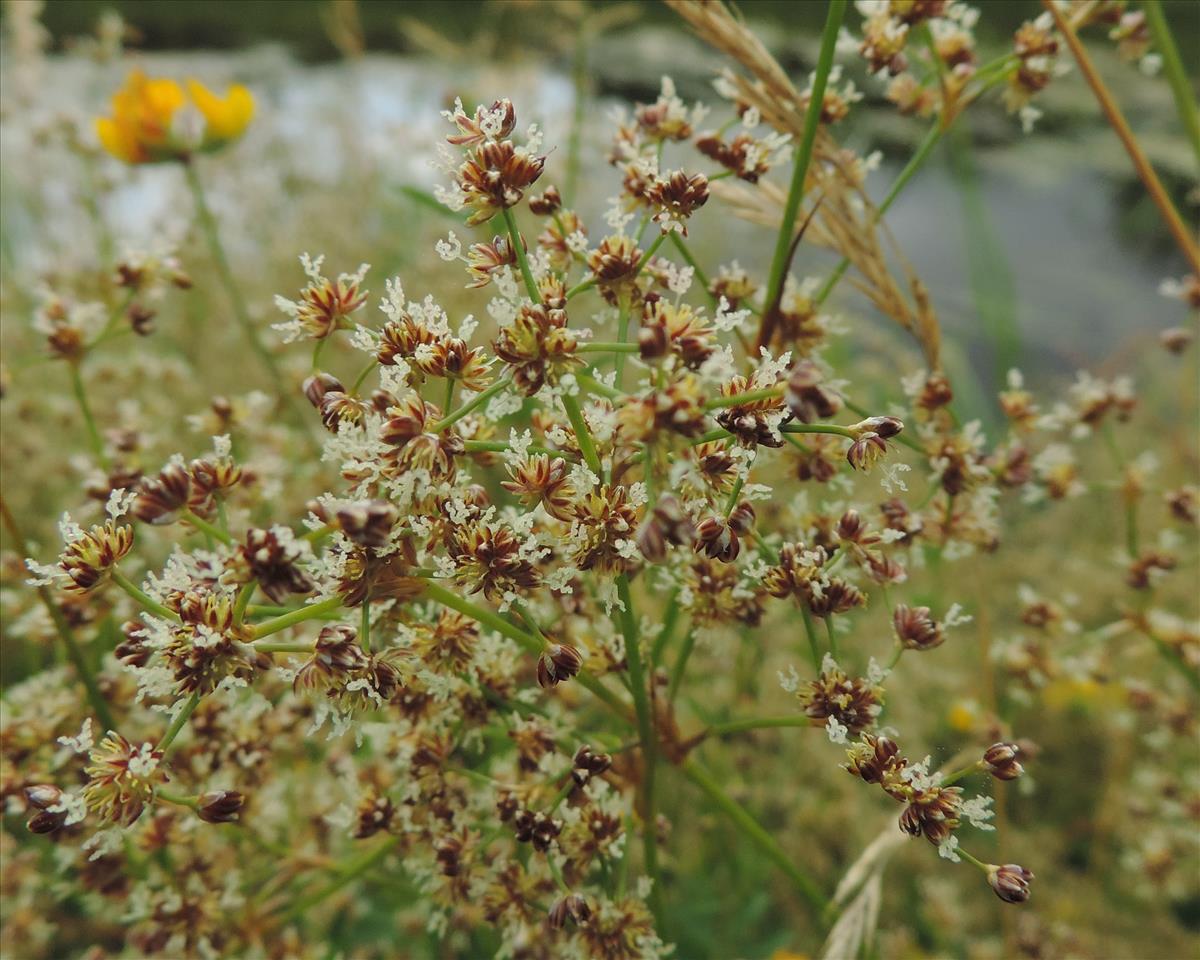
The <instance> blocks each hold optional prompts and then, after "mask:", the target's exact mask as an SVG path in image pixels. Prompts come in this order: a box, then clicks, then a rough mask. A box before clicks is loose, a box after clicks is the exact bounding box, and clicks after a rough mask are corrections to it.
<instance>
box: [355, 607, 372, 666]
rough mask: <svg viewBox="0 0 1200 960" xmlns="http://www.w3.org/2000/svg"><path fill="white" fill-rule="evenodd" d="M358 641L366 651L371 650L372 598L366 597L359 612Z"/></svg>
mask: <svg viewBox="0 0 1200 960" xmlns="http://www.w3.org/2000/svg"><path fill="white" fill-rule="evenodd" d="M358 641H359V643H361V644H362V648H363V650H364V651H365V652H367V653H370V652H371V599H370V597H364V598H363V602H362V611H361V612H360V614H359V624H358Z"/></svg>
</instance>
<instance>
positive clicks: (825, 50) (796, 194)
mask: <svg viewBox="0 0 1200 960" xmlns="http://www.w3.org/2000/svg"><path fill="white" fill-rule="evenodd" d="M845 13H846V0H830V3H829V9H828V13H827V14H826V17H825V30H824V32H823V33H822V34H821V52H820V54H819V55H818V56H817V68H816V71H815V72H814V73H813V81H812V96H811V98H810V99H809V102H808V110H807V112H806V113H805V115H804V130H803V133H802V135H801V138H800V145H799V146H798V147H797V148H796V157H795V162H794V164H793V165H792V181H791V185H790V186H789V188H788V194H787V200H786V201H785V203H784V207H783V219H782V221H781V222H780V224H779V236H778V237H777V238H776V240H775V255H774V256H773V257H772V258H771V272H770V274H769V275H768V280H767V290H766V300H765V301H764V303H765V304H766V305H767V309H768V310H769V309H773V308H774V305H775V304H776V303H777V302H778V301H779V297H780V295H781V293H782V291H783V285H784V282H785V280H786V279H787V264H788V256H789V251H790V250H791V247H792V236H793V234H794V233H795V230H796V215H797V213H799V210H800V203H801V201H802V200H803V199H804V180H805V177H806V176H807V175H808V167H809V164H810V163H811V162H812V155H813V146H814V144H815V143H816V140H817V128H818V126H819V125H820V121H821V111H822V109H823V108H824V105H825V86H826V83H827V82H828V80H829V71H830V69H832V67H833V53H834V49H835V47H836V46H837V37H838V29H839V28H840V27H841V25H842V17H843V16H845Z"/></svg>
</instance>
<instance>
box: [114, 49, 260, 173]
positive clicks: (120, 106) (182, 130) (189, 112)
mask: <svg viewBox="0 0 1200 960" xmlns="http://www.w3.org/2000/svg"><path fill="white" fill-rule="evenodd" d="M253 116H254V97H253V96H251V94H250V91H249V90H247V89H246V88H245V87H243V86H241V85H240V84H234V85H233V86H231V87H230V88H229V89H228V90H227V91H226V93H225V96H224V97H219V96H217V95H216V94H215V93H213V92H212V91H211V90H209V89H208V88H207V87H205V86H204V85H203V84H202V83H200V82H199V81H197V80H188V81H187V86H186V89H185V88H184V87H183V86H181V85H180V84H179V83H178V82H176V81H175V80H170V79H167V78H162V77H147V76H146V75H145V74H144V73H142V72H141V71H140V70H134V71H133V72H132V73H130V75H129V78H128V79H127V80H126V81H125V86H124V87H123V88H122V89H120V90H118V91H117V92H116V93H115V94H113V98H112V116H110V117H98V118H97V119H96V133H97V134H98V135H99V137H100V143H101V145H102V146H103V147H104V149H105V150H107V151H108V152H109V153H111V154H112V155H113V156H114V157H116V158H117V159H119V160H124V161H125V162H126V163H158V162H161V161H164V160H184V159H186V158H187V157H189V156H191V155H192V154H193V153H196V152H197V151H208V150H216V149H218V148H219V147H222V146H224V145H225V144H227V143H230V142H232V141H234V140H236V139H237V138H238V137H240V136H241V135H242V134H243V133H244V132H245V130H246V127H247V126H249V125H250V119H251V117H253Z"/></svg>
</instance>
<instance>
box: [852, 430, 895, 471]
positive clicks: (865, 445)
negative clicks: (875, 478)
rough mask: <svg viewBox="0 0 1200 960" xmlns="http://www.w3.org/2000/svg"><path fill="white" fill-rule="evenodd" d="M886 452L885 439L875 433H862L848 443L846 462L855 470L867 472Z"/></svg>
mask: <svg viewBox="0 0 1200 960" xmlns="http://www.w3.org/2000/svg"><path fill="white" fill-rule="evenodd" d="M886 454H887V441H886V440H884V439H883V437H881V436H879V434H877V433H864V434H863V435H862V436H861V437H859V438H858V439H857V440H855V441H854V442H853V443H852V444H850V449H849V450H847V451H846V462H847V463H849V464H850V466H852V467H853V468H854V469H855V470H861V471H862V472H864V473H865V472H867V471H869V470H870V469H871V467H873V466H874V465H875V464H876V463H878V462H879V461H880V460H882V459H883V458H884V456H885V455H886Z"/></svg>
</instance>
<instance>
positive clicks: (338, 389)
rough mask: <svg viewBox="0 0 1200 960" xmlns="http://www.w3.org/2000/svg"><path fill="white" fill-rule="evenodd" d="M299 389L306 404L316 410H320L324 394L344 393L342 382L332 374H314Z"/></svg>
mask: <svg viewBox="0 0 1200 960" xmlns="http://www.w3.org/2000/svg"><path fill="white" fill-rule="evenodd" d="M301 389H302V390H303V391H304V396H305V397H306V398H307V399H308V402H309V403H311V404H312V405H313V406H314V407H316V408H317V409H318V410H319V409H321V401H322V400H324V399H325V394H327V393H345V392H346V388H345V386H343V385H342V381H341V380H339V379H338V378H337V377H335V376H334V375H333V374H332V373H314V374H313V375H312V376H311V377H308V378H307V379H306V380H305V381H304V384H303V386H302V387H301Z"/></svg>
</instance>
